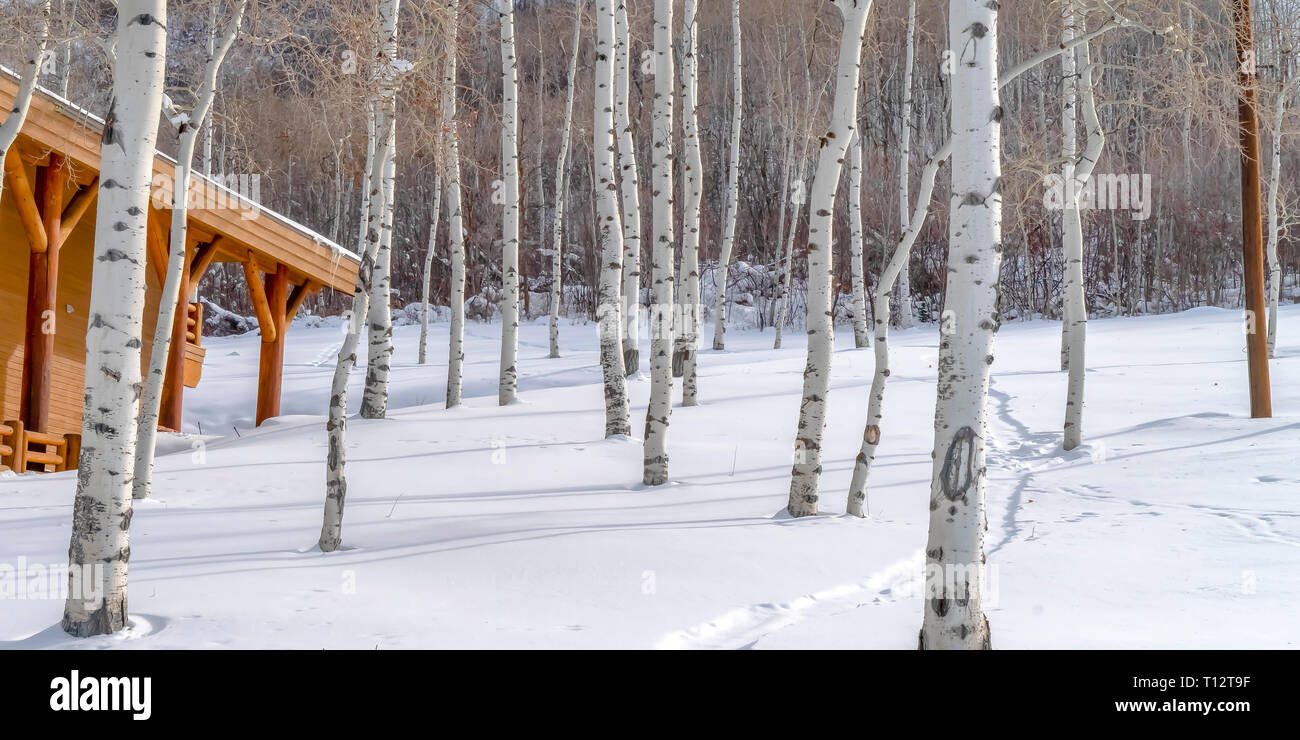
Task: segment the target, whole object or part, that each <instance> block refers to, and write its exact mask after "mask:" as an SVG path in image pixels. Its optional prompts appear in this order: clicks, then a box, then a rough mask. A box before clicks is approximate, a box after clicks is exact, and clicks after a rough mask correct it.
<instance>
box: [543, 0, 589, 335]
mask: <svg viewBox="0 0 1300 740" xmlns="http://www.w3.org/2000/svg"><path fill="white" fill-rule="evenodd" d="M586 7H587V2H586V0H578V2H577V4H576V6H575V7H574V9H573V53H571V54H570V55H569V76H568V86H567V87H566V88H565V89H566V92H565V94H564V128H563V129H561V133H560V154H559V156H557V157H556V161H555V222H554V224H552V226H551V249H552V252H551V326H550V334H551V357H559V356H560V307H561V306H562V305H563V304H564V200H565V198H564V196H565V192H566V190H567V188H568V182H569V165H568V160H569V132H570V131H571V130H572V128H573V98H574V94H575V91H576V89H577V88H576V85H575V82H576V80H577V75H578V52H579V51H580V49H581V42H582V14H583V11H584V10H585V9H586Z"/></svg>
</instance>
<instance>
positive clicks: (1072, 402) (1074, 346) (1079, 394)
mask: <svg viewBox="0 0 1300 740" xmlns="http://www.w3.org/2000/svg"><path fill="white" fill-rule="evenodd" d="M1073 8H1074V6H1071V9H1073ZM1073 17H1074V16H1073V14H1071V16H1069V20H1067V23H1068V25H1067V34H1068V36H1069V38H1066V39H1064V43H1069V41H1070V39H1071V38H1073V37H1074V36H1075V33H1074V31H1073V28H1072V27H1073V26H1074V25H1075V23H1074V20H1073ZM1076 53H1077V54H1078V55H1079V58H1080V59H1081V60H1082V62H1083V64H1082V68H1081V69H1079V70H1078V75H1077V76H1078V78H1080V79H1081V81H1082V88H1081V90H1082V94H1081V96H1080V97H1081V101H1080V102H1082V104H1083V117H1084V126H1085V128H1086V129H1087V132H1088V145H1087V149H1086V150H1085V151H1084V153H1083V157H1082V158H1081V159H1080V160H1079V161H1078V162H1077V164H1076V163H1075V162H1074V161H1073V160H1071V159H1069V158H1068V157H1067V164H1066V167H1067V177H1066V179H1065V183H1066V185H1067V186H1069V185H1070V184H1071V179H1070V178H1073V181H1072V184H1073V188H1072V189H1071V191H1070V192H1069V193H1067V196H1068V197H1066V199H1065V214H1064V218H1063V223H1064V224H1065V233H1064V240H1063V241H1064V243H1065V290H1066V294H1065V300H1066V304H1067V305H1068V307H1069V310H1068V311H1067V312H1066V317H1067V320H1068V321H1069V322H1070V331H1069V335H1068V336H1069V342H1070V345H1069V366H1070V367H1069V380H1068V381H1067V383H1066V398H1065V426H1064V437H1063V446H1064V447H1065V449H1066V450H1072V449H1074V448H1075V447H1078V446H1079V445H1080V444H1082V443H1083V390H1084V379H1085V371H1086V370H1087V362H1086V359H1085V347H1086V346H1087V345H1086V343H1087V338H1088V304H1087V296H1086V295H1085V294H1084V284H1083V214H1082V211H1081V210H1080V202H1079V201H1080V195H1081V193H1082V191H1083V187H1084V183H1086V182H1088V180H1089V179H1091V178H1092V170H1093V167H1094V166H1095V164H1096V162H1097V160H1098V159H1100V158H1101V152H1102V148H1103V147H1104V146H1105V144H1106V134H1105V132H1104V131H1102V127H1101V121H1100V119H1099V118H1098V115H1097V102H1096V95H1095V93H1094V92H1093V87H1092V54H1091V51H1090V47H1089V45H1088V44H1086V43H1085V44H1083V45H1081V46H1079V47H1078V49H1077V50H1071V51H1068V52H1066V53H1065V57H1066V58H1067V59H1069V58H1070V57H1073V56H1075V54H1076ZM1113 213H1114V212H1113V211H1112V215H1113Z"/></svg>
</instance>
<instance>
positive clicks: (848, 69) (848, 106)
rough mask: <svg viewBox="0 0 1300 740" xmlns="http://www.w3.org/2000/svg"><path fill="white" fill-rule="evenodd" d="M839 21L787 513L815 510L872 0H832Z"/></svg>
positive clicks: (813, 214) (812, 225) (812, 231)
mask: <svg viewBox="0 0 1300 740" xmlns="http://www.w3.org/2000/svg"><path fill="white" fill-rule="evenodd" d="M835 5H836V7H838V8H839V10H840V16H841V17H842V18H843V21H844V26H843V31H842V32H841V33H842V35H841V37H840V49H839V61H838V66H837V68H836V71H835V102H834V108H833V110H832V113H831V122H830V127H829V128H828V129H827V130H826V133H824V134H822V136H821V151H820V152H819V154H818V157H817V174H816V176H815V178H814V179H813V187H812V197H811V199H810V200H809V202H808V208H809V222H808V364H807V366H806V367H805V369H804V374H803V400H802V402H801V403H800V407H799V426H798V430H797V432H796V434H795V458H794V467H793V470H792V471H791V476H790V501H789V504H788V505H787V507H786V508H787V510H788V511H789V513H790V515H791V516H795V517H801V516H811V515H813V514H816V513H817V484H818V481H819V479H820V477H821V470H822V466H821V441H822V432H823V430H824V429H825V426H826V394H827V392H828V391H829V390H830V374H831V353H832V351H833V349H834V344H835V336H834V328H835V327H834V322H833V320H832V318H833V317H832V314H831V310H832V306H831V267H832V264H831V247H832V219H833V216H834V210H835V191H836V190H837V189H838V186H839V181H840V174H841V166H842V164H843V162H844V155H845V154H846V153H847V151H848V148H849V145H850V144H851V143H852V141H853V137H854V136H855V135H856V131H857V110H858V82H859V79H860V76H861V75H860V73H861V69H862V63H861V57H862V35H863V31H864V29H865V28H866V23H867V14H868V13H869V12H870V10H871V3H870V2H868V1H865V0H857V1H856V2H855V0H837V2H836V3H835Z"/></svg>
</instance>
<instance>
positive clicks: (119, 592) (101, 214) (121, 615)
mask: <svg viewBox="0 0 1300 740" xmlns="http://www.w3.org/2000/svg"><path fill="white" fill-rule="evenodd" d="M46 10H48V5H47V6H46ZM47 23H48V22H47ZM116 40H117V54H116V57H115V59H114V62H113V99H112V103H111V104H110V105H109V112H108V116H107V120H106V121H105V123H104V131H103V136H102V143H101V145H100V156H101V164H100V176H101V180H100V182H101V185H100V195H99V204H98V206H97V210H96V218H95V246H94V262H93V264H94V270H93V272H92V274H91V289H90V309H89V315H90V317H91V318H90V322H89V325H88V327H87V329H86V365H87V367H89V368H94V370H93V371H91V372H87V373H86V385H85V400H86V402H85V411H84V413H83V420H82V429H81V456H80V459H79V469H78V470H77V493H76V498H75V500H74V501H73V506H72V537H71V541H70V544H69V546H68V569H69V571H70V573H69V586H75V585H78V580H80V581H81V583H80V585H81V586H82V588H79V589H73V588H69V591H68V598H67V601H66V602H65V604H64V609H63V623H62V626H63V630H64V631H65V632H67V633H68V634H70V635H74V636H76V637H89V636H91V635H102V634H109V633H112V632H116V631H118V630H120V629H122V628H124V627H125V626H126V620H127V603H126V592H127V588H126V585H127V562H128V561H129V560H130V557H131V544H130V532H131V513H132V502H131V484H132V478H133V471H134V468H135V466H134V462H135V445H136V412H137V411H138V409H139V406H140V401H139V394H140V383H141V381H142V378H141V377H140V375H141V374H140V336H141V333H142V328H143V324H144V307H145V287H146V286H145V256H146V248H145V234H146V232H147V231H148V228H149V207H150V204H149V190H150V185H151V183H152V180H153V163H154V151H155V147H156V145H157V140H158V111H159V108H160V107H161V105H162V98H163V85H164V75H165V72H166V68H167V56H166V55H167V4H166V3H165V2H163V0H119V3H118V8H117V36H116ZM37 58H38V59H39V56H38V57H37ZM74 573H75V574H81V575H82V576H83V577H82V578H80V579H77V578H76V577H75V576H74V575H73V574H74Z"/></svg>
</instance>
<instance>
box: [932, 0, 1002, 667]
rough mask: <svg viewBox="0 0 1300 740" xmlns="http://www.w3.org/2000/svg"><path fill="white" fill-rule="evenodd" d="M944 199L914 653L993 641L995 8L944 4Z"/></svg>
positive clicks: (998, 231) (997, 170) (979, 3)
mask: <svg viewBox="0 0 1300 740" xmlns="http://www.w3.org/2000/svg"><path fill="white" fill-rule="evenodd" d="M948 7H949V44H948V48H950V49H954V50H959V51H954V55H955V56H956V57H957V58H956V59H954V60H953V61H954V64H953V73H952V75H951V83H950V89H951V90H952V131H953V139H954V142H955V144H954V146H953V160H952V196H951V206H950V209H949V213H950V214H951V216H950V219H951V220H950V223H949V257H948V289H947V293H946V295H945V298H944V311H943V319H942V327H941V331H940V338H939V385H938V393H937V402H936V407H935V423H934V455H933V457H934V464H933V477H932V481H931V484H930V534H929V541H928V544H927V545H926V593H925V606H924V619H923V623H922V627H921V633H920V639H919V646H920V647H921V648H922V649H929V650H934V649H945V648H947V649H952V648H967V649H970V648H984V649H987V648H989V647H990V641H989V624H988V620H987V619H986V618H985V617H984V612H983V608H982V605H981V593H980V590H981V586H982V583H983V575H984V574H983V569H984V528H985V514H984V489H985V484H986V470H985V457H984V440H985V439H986V438H987V434H986V427H987V408H986V405H987V401H988V385H989V370H990V367H991V363H992V361H993V337H994V334H995V332H996V331H997V328H998V324H999V322H1000V321H1001V318H1000V316H999V314H998V309H997V286H998V268H999V262H1000V261H1001V254H1000V244H1001V240H1002V195H1001V187H1000V180H1001V176H1002V150H1001V131H1000V129H1001V120H1002V116H1001V114H1000V110H1001V107H1000V96H999V94H998V73H997V59H998V56H997V48H998V43H997V40H998V11H997V5H996V4H993V3H987V2H985V0H949V6H948Z"/></svg>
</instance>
